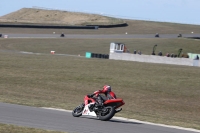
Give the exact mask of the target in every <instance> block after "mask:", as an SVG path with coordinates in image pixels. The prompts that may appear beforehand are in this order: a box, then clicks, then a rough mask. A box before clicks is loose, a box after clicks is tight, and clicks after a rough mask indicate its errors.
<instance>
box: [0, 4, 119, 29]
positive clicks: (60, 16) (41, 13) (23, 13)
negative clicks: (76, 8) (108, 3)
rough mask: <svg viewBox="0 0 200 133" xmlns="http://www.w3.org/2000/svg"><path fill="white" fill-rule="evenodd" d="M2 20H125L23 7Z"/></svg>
mask: <svg viewBox="0 0 200 133" xmlns="http://www.w3.org/2000/svg"><path fill="white" fill-rule="evenodd" d="M0 22H12V23H13V22H14V23H43V24H44V23H48V24H65V25H86V24H119V23H123V20H121V19H116V18H110V17H105V16H101V15H96V14H86V13H78V12H68V11H61V10H43V9H35V8H22V9H20V10H18V11H16V12H12V13H10V14H7V15H5V16H2V17H0Z"/></svg>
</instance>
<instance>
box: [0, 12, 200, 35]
mask: <svg viewBox="0 0 200 133" xmlns="http://www.w3.org/2000/svg"><path fill="white" fill-rule="evenodd" d="M124 22H126V23H127V24H128V26H127V27H118V28H100V29H99V30H73V29H67V31H66V29H37V28H32V29H31V30H30V29H29V28H20V30H19V28H9V27H8V28H2V27H0V29H1V33H35V34H39V33H44V34H46V33H53V32H56V33H61V32H64V33H68V34H125V33H126V32H127V33H128V34H155V33H160V34H179V33H182V34H191V32H193V33H195V34H199V33H200V25H190V24H178V23H167V22H154V21H143V20H126V19H124V20H123V19H117V18H110V17H106V16H101V15H96V14H86V13H77V12H67V11H59V10H42V9H34V8H23V9H20V10H18V11H15V12H12V13H9V14H7V15H5V16H2V17H0V23H15V24H19V23H22V24H23V23H28V24H31V23H34V24H43V25H45V24H50V25H89V24H94V25H95V24H99V25H107V24H111V25H112V24H121V23H124Z"/></svg>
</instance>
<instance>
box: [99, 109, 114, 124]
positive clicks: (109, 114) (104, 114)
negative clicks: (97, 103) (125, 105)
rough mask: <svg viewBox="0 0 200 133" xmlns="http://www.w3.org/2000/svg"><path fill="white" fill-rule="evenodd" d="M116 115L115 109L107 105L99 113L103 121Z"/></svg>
mask: <svg viewBox="0 0 200 133" xmlns="http://www.w3.org/2000/svg"><path fill="white" fill-rule="evenodd" d="M114 115H115V109H114V107H112V106H107V107H105V108H104V110H103V111H102V112H100V113H99V115H98V117H99V119H100V120H102V121H108V120H110V119H111V118H112V117H113V116H114Z"/></svg>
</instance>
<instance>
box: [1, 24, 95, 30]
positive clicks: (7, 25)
mask: <svg viewBox="0 0 200 133" xmlns="http://www.w3.org/2000/svg"><path fill="white" fill-rule="evenodd" d="M0 27H10V28H52V29H98V26H59V25H32V24H26V25H25V24H0Z"/></svg>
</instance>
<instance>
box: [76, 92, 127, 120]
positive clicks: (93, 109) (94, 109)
mask: <svg viewBox="0 0 200 133" xmlns="http://www.w3.org/2000/svg"><path fill="white" fill-rule="evenodd" d="M98 96H100V97H101V98H102V99H105V98H103V97H102V96H101V95H98ZM124 104H125V103H124V101H123V99H110V100H104V102H103V105H102V106H96V100H95V98H93V97H91V96H89V95H86V96H85V97H84V103H82V104H81V105H79V106H77V107H76V108H75V109H74V110H73V111H72V115H73V116H74V117H80V116H82V115H83V116H93V117H97V118H98V119H99V120H102V121H108V120H110V119H111V118H112V117H113V116H114V115H115V113H118V112H120V111H121V110H122V108H119V107H121V106H122V105H124Z"/></svg>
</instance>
